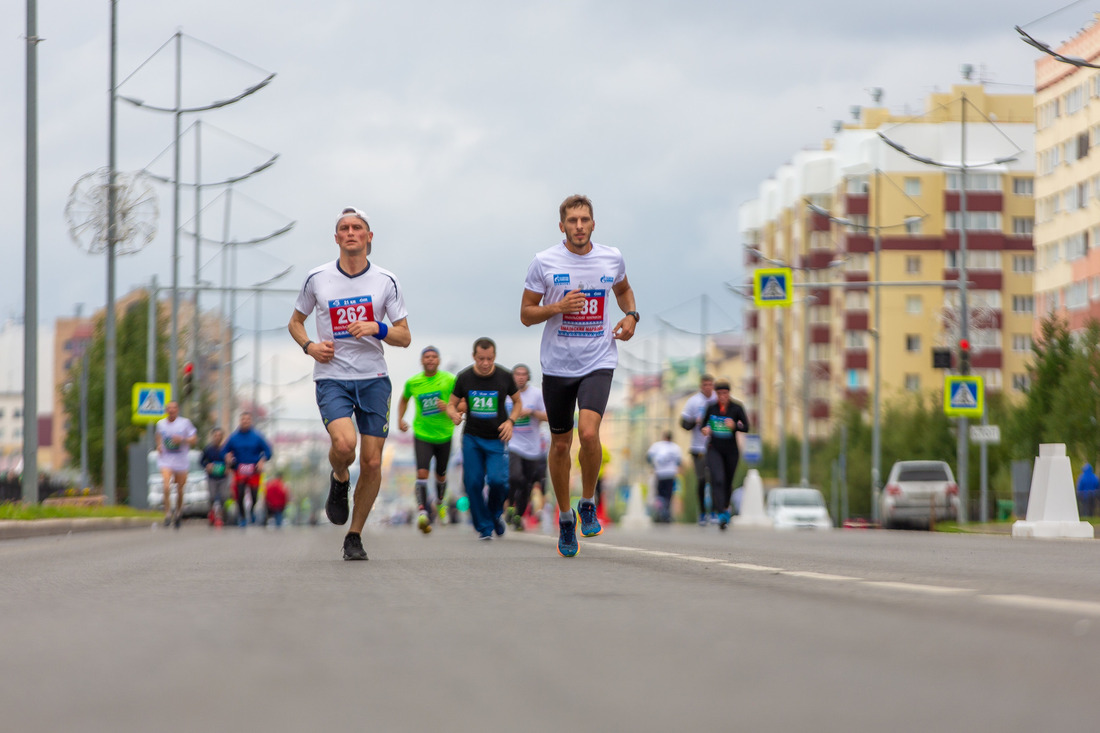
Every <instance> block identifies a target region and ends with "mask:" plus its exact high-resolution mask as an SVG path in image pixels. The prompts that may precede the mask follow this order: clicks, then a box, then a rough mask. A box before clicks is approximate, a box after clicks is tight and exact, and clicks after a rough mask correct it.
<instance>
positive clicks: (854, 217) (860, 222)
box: [847, 214, 868, 232]
mask: <svg viewBox="0 0 1100 733" xmlns="http://www.w3.org/2000/svg"><path fill="white" fill-rule="evenodd" d="M847 219H848V221H849V222H850V223H849V224H848V227H847V229H848V231H849V232H866V231H867V224H868V220H867V215H866V214H849V215H848V217H847Z"/></svg>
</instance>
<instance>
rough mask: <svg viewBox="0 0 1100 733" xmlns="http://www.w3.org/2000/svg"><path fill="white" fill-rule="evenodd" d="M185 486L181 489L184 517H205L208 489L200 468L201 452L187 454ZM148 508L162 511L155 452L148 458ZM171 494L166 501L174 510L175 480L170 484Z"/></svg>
mask: <svg viewBox="0 0 1100 733" xmlns="http://www.w3.org/2000/svg"><path fill="white" fill-rule="evenodd" d="M187 455H188V463H189V464H190V465H189V466H188V469H187V484H186V485H185V486H184V487H183V512H182V515H183V516H185V517H205V516H206V514H207V513H208V512H209V511H210V488H209V486H208V484H207V476H206V469H204V468H203V467H202V452H201V451H198V450H194V449H192V450H190V451H188V452H187ZM148 460H149V508H150V509H160V510H163V509H164V479H163V478H161V475H160V469H159V468H157V452H156V451H150V452H149V456H148ZM171 487H172V490H171V494H170V495H169V499H168V501H169V502H171V504H172V509H173V510H174V509H175V508H176V493H177V492H176V480H175V478H174V477H173V478H172V482H171Z"/></svg>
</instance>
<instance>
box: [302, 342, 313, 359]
mask: <svg viewBox="0 0 1100 733" xmlns="http://www.w3.org/2000/svg"><path fill="white" fill-rule="evenodd" d="M312 343H313V342H312V341H306V342H305V343H304V344H302V353H303V354H305V355H307V356H308V355H309V345H310V344H312Z"/></svg>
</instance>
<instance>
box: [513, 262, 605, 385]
mask: <svg viewBox="0 0 1100 733" xmlns="http://www.w3.org/2000/svg"><path fill="white" fill-rule="evenodd" d="M625 277H626V265H625V263H624V262H623V256H622V253H621V252H619V250H618V249H616V248H615V247H605V246H603V245H602V244H596V243H595V242H593V243H592V249H591V251H589V253H588V254H585V255H578V254H574V253H572V252H570V251H569V249H568V248H567V247H566V246H565V243H564V242H561V243H559V244H555V245H554V246H553V247H550V248H549V249H544V250H543V251H542V252H539V253H538V254H536V255H535V258H534V259H533V260H531V264H530V266H529V267H528V268H527V279H526V280H525V281H524V283H523V287H524V288H526V289H527V290H530V291H531V292H534V293H538V294H539V295H541V296H542V304H543V305H552V304H554V303H557V302H558V301H559V300H561V299H562V298H564V297H565V296H566V295H567V294H568V293H570V292H572V291H573V290H583V291H584V292H585V295H586V296H587V302H586V304H585V309H584V310H583V311H582V312H580V313H559V314H556V315H554V316H551V317H550V319H549V320H547V321H546V324H545V326H544V328H543V331H542V351H541V364H542V373H543V374H549V375H551V376H555V377H583V376H585V375H587V374H591V373H592V372H594V371H596V370H597V369H614V368H615V367H616V366H617V365H618V363H619V352H618V349H617V348H616V346H615V339H614V338H613V336H612V333H611V329H612V328H614V326H615V324H616V323H618V320H619V319H617V318H616V319H614V320H612V319H611V304H612V302H613V301H614V297H615V293H614V292H613V291H612V288H613V287H614V286H615V284H616V283H618V282H620V281H621V280H622V279H623V278H625Z"/></svg>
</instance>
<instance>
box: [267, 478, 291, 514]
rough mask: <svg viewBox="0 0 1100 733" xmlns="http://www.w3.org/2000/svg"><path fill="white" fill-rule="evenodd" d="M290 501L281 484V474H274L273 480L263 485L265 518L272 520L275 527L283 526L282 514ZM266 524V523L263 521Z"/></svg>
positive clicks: (288, 494)
mask: <svg viewBox="0 0 1100 733" xmlns="http://www.w3.org/2000/svg"><path fill="white" fill-rule="evenodd" d="M289 500H290V492H289V491H287V488H286V484H285V483H283V472H282V471H279V472H278V473H276V474H275V478H272V479H270V480H268V482H267V483H266V484H265V485H264V504H265V505H266V506H267V516H268V517H269V518H270V519H272V520H274V522H275V526H276V527H282V526H283V512H285V511H286V505H287V502H288V501H289ZM264 524H265V525H266V524H267V521H266V520H265V521H264Z"/></svg>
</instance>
